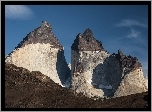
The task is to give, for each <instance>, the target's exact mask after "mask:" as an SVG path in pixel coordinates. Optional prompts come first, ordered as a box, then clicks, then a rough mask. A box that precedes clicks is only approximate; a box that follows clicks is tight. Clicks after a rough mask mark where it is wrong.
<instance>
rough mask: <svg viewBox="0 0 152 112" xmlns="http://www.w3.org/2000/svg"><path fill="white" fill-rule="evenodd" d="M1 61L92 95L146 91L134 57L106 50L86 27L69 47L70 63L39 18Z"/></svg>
mask: <svg viewBox="0 0 152 112" xmlns="http://www.w3.org/2000/svg"><path fill="white" fill-rule="evenodd" d="M5 62H6V63H8V64H14V65H16V66H17V67H23V68H26V69H27V70H29V71H30V72H32V71H39V72H41V73H42V74H44V75H45V76H48V77H49V78H50V79H52V80H53V81H54V82H55V83H58V84H59V85H61V86H63V87H67V88H69V89H72V90H73V91H74V92H75V93H82V94H83V95H85V96H87V97H89V98H92V97H98V98H99V97H100V98H103V97H106V98H109V97H121V96H127V95H131V94H136V93H142V92H146V91H148V79H145V78H144V76H143V72H142V65H141V63H140V62H139V61H138V59H137V58H136V57H132V56H130V55H129V56H126V55H124V54H123V52H122V51H121V50H118V53H117V54H115V53H113V54H110V53H109V52H107V51H106V50H105V49H104V47H103V44H102V42H101V41H98V40H97V39H95V37H94V36H93V32H92V31H91V30H90V29H89V28H88V29H86V30H85V31H84V33H83V34H81V33H79V34H78V35H77V36H76V39H75V40H74V43H73V44H72V46H71V64H69V65H68V64H67V62H66V60H65V57H64V47H63V46H62V45H61V44H60V42H59V41H58V39H57V38H56V37H55V36H54V34H53V31H52V27H51V25H50V24H49V23H47V22H46V21H42V24H41V26H40V27H38V28H36V29H35V30H33V31H32V32H30V33H29V34H28V35H27V36H26V37H25V38H24V39H23V41H21V42H20V43H19V44H18V46H17V47H16V48H15V49H14V50H13V51H12V52H11V53H10V54H9V55H8V56H7V57H6V59H5Z"/></svg>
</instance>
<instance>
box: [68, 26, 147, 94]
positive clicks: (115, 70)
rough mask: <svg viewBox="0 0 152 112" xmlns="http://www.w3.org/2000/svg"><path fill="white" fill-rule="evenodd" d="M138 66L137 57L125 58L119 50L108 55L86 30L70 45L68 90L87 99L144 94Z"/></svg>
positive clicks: (90, 32)
mask: <svg viewBox="0 0 152 112" xmlns="http://www.w3.org/2000/svg"><path fill="white" fill-rule="evenodd" d="M141 67H142V66H141V64H140V63H139V62H138V59H137V58H136V57H132V56H130V55H129V56H125V55H124V54H123V53H122V51H120V50H118V53H117V54H115V53H113V54H111V55H110V54H109V53H108V52H107V51H106V50H104V48H103V46H102V43H101V42H99V41H98V40H96V39H95V38H94V36H93V33H92V31H91V30H90V29H86V31H85V32H84V33H83V34H78V35H77V37H76V39H75V40H74V43H73V44H72V46H71V85H70V88H71V89H73V90H75V91H76V92H78V93H83V94H84V95H86V96H88V97H94V96H99V97H104V96H106V97H120V96H126V95H130V94H135V93H141V92H145V91H147V90H148V87H147V86H146V81H145V79H144V77H143V74H142V69H141ZM132 80H133V81H132ZM127 82H128V83H127ZM137 82H138V83H137ZM135 88H137V89H135Z"/></svg>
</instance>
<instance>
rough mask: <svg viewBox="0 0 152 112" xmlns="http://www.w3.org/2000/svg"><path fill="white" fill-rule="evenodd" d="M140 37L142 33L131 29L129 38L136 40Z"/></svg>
mask: <svg viewBox="0 0 152 112" xmlns="http://www.w3.org/2000/svg"><path fill="white" fill-rule="evenodd" d="M139 35H140V32H138V31H135V30H134V29H132V28H131V32H130V34H129V35H128V36H127V38H136V37H138V36H139Z"/></svg>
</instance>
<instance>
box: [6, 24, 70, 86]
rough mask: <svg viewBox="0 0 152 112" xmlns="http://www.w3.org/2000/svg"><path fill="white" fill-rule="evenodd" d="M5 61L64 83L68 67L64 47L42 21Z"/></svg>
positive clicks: (68, 73) (68, 74) (61, 83)
mask: <svg viewBox="0 0 152 112" xmlns="http://www.w3.org/2000/svg"><path fill="white" fill-rule="evenodd" d="M5 62H7V63H10V64H14V65H16V66H18V67H23V68H26V69H28V70H29V71H40V72H41V73H42V74H44V75H46V76H48V77H50V78H51V79H52V80H53V81H54V82H56V83H59V84H60V85H64V83H65V81H66V80H67V79H68V77H69V76H70V69H69V68H68V65H67V63H66V60H65V57H64V48H63V46H62V45H61V44H60V43H59V41H58V39H57V38H56V37H55V36H54V34H53V32H52V28H51V25H50V24H49V23H47V22H46V21H42V24H41V26H40V27H38V28H36V29H35V30H34V31H32V32H30V33H29V34H28V35H27V36H26V37H25V38H24V39H23V41H21V42H20V43H19V44H18V46H17V47H16V48H15V50H13V52H11V53H10V54H9V55H8V56H7V57H6V59H5Z"/></svg>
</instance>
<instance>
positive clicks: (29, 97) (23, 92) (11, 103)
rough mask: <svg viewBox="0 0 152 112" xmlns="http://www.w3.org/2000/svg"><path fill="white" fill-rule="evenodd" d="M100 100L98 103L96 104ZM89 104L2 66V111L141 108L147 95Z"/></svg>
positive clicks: (39, 77) (22, 71)
mask: <svg viewBox="0 0 152 112" xmlns="http://www.w3.org/2000/svg"><path fill="white" fill-rule="evenodd" d="M99 100H100V101H99ZM99 100H96V101H95V100H92V99H89V98H87V97H85V96H83V95H82V94H77V93H75V94H74V93H73V91H72V90H70V89H67V88H63V87H61V86H60V85H58V84H56V83H54V82H53V81H52V80H51V79H50V78H49V77H47V76H45V75H43V74H41V73H40V72H37V71H35V72H29V71H28V70H27V69H24V68H22V67H17V66H15V65H13V64H5V107H6V108H145V107H148V104H147V100H148V96H147V92H145V93H141V94H134V95H129V96H127V97H119V98H112V99H107V100H104V101H103V102H102V101H101V99H99Z"/></svg>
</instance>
